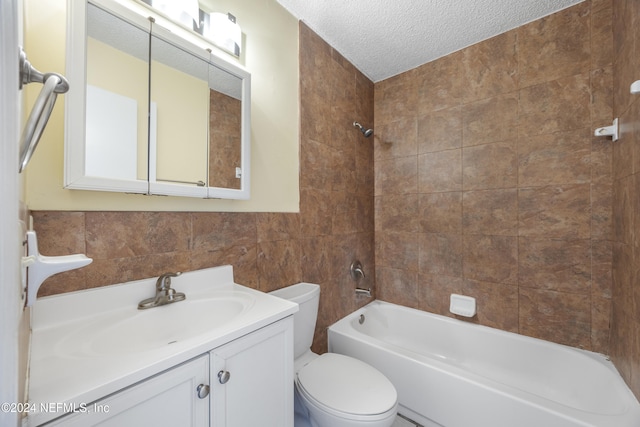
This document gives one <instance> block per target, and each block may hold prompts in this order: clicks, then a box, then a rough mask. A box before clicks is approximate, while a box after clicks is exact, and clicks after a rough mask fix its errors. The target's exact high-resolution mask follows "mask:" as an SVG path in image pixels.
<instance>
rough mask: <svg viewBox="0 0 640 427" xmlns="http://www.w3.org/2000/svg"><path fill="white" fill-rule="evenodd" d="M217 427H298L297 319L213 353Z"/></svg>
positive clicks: (213, 414)
mask: <svg viewBox="0 0 640 427" xmlns="http://www.w3.org/2000/svg"><path fill="white" fill-rule="evenodd" d="M211 419H212V421H213V422H212V426H214V427H255V426H260V427H293V319H292V318H291V317H288V318H286V319H284V320H281V321H279V322H277V323H275V324H272V325H269V326H266V327H264V328H262V329H259V330H258V331H256V332H253V333H251V334H249V335H246V336H244V337H242V338H239V339H237V340H235V341H232V342H230V343H229V344H226V345H224V346H222V347H219V348H217V349H216V350H213V351H212V352H211Z"/></svg>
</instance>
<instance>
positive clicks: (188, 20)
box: [147, 0, 200, 28]
mask: <svg viewBox="0 0 640 427" xmlns="http://www.w3.org/2000/svg"><path fill="white" fill-rule="evenodd" d="M147 3H148V4H150V5H151V7H153V8H154V9H157V10H158V11H160V12H162V13H164V14H165V15H167V16H168V17H169V18H171V19H173V20H175V21H177V22H179V23H181V24H182V25H185V26H186V27H187V28H193V27H194V26H193V23H194V22H195V27H196V28H197V27H199V26H200V5H199V4H198V0H148V1H147Z"/></svg>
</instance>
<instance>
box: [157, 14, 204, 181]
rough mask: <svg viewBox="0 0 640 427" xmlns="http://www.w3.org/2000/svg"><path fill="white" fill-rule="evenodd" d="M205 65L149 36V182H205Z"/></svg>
mask: <svg viewBox="0 0 640 427" xmlns="http://www.w3.org/2000/svg"><path fill="white" fill-rule="evenodd" d="M154 30H156V29H155V26H154ZM156 31H157V30H156ZM208 70H209V64H208V62H207V61H206V60H205V59H204V58H202V57H198V56H196V55H194V54H192V53H190V52H187V51H186V50H183V49H181V48H180V47H178V46H175V45H173V44H171V43H169V42H167V41H165V40H163V39H161V38H159V37H158V36H156V35H153V36H152V37H151V72H150V76H151V81H150V82H151V84H150V87H151V106H152V107H151V118H152V120H151V129H152V131H151V135H152V136H153V137H154V138H152V139H151V140H150V147H151V152H152V153H153V152H155V153H156V156H155V165H154V159H153V157H152V158H151V162H150V163H151V169H152V171H153V169H154V166H155V179H154V177H153V176H150V179H149V180H150V182H152V183H153V182H154V181H163V182H172V183H175V184H181V185H196V186H200V187H205V186H208V185H207V184H208V179H207V160H208V157H209V156H208V148H207V147H208V146H207V138H208V130H207V122H208V120H207V116H208V112H209V96H208V94H209V86H208ZM154 144H155V147H154ZM152 192H153V187H152Z"/></svg>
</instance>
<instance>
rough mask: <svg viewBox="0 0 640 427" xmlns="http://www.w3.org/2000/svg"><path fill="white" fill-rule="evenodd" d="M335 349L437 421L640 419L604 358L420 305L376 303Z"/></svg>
mask: <svg viewBox="0 0 640 427" xmlns="http://www.w3.org/2000/svg"><path fill="white" fill-rule="evenodd" d="M361 315H362V316H364V322H363V323H362V324H360V322H359V320H360V319H361ZM329 351H331V352H335V353H342V354H346V355H350V356H353V357H356V358H358V359H360V360H363V361H365V362H367V363H369V364H371V365H373V366H375V367H376V368H377V369H379V370H380V371H382V373H384V374H385V375H386V376H387V377H388V378H389V379H390V380H391V382H392V383H393V384H394V385H395V386H396V389H397V390H398V399H399V403H400V406H399V412H400V413H401V414H403V415H406V416H407V417H409V418H411V419H413V420H415V421H417V422H419V423H421V424H423V425H425V426H429V427H431V426H444V427H573V426H598V427H604V426H610V427H639V426H640V405H639V404H638V401H637V400H636V398H635V397H634V396H633V394H632V393H631V391H630V390H629V388H628V387H627V386H626V384H625V383H624V381H623V380H622V378H621V377H620V375H619V374H618V372H617V370H616V369H615V367H614V366H613V364H612V363H611V362H610V361H609V360H608V359H607V358H606V357H605V356H603V355H601V354H597V353H591V352H587V351H582V350H577V349H574V348H571V347H566V346H563V345H559V344H553V343H551V342H547V341H542V340H538V339H535V338H529V337H525V336H522V335H518V334H514V333H510V332H505V331H501V330H498V329H493V328H488V327H485V326H480V325H476V324H472V323H468V322H463V321H459V320H456V319H452V318H448V317H444V316H438V315H435V314H431V313H426V312H423V311H420V310H414V309H411V308H407V307H402V306H399V305H395V304H389V303H385V302H382V301H374V302H372V303H370V304H368V305H367V306H365V307H363V308H362V309H360V310H358V311H356V312H355V313H353V314H351V315H349V316H347V317H346V318H344V319H342V320H340V321H338V322H337V323H335V324H334V325H332V326H331V327H330V328H329Z"/></svg>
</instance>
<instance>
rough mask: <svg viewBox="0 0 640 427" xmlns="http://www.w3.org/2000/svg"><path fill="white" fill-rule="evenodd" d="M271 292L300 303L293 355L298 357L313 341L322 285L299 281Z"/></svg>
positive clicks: (296, 318)
mask: <svg viewBox="0 0 640 427" xmlns="http://www.w3.org/2000/svg"><path fill="white" fill-rule="evenodd" d="M269 293H270V294H271V295H273V296H276V297H279V298H283V299H286V300H289V301H293V302H295V303H298V305H299V309H298V312H297V313H295V314H294V315H293V357H294V359H297V358H298V357H300V356H302V355H303V354H304V353H305V352H306V351H307V350H309V349H310V348H311V344H312V343H313V334H314V333H315V330H316V319H317V318H318V303H319V302H320V286H319V285H316V284H314V283H297V284H295V285H291V286H287V287H286V288H282V289H278V290H276V291H272V292H269Z"/></svg>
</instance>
